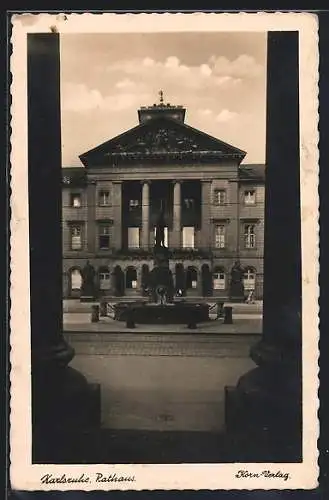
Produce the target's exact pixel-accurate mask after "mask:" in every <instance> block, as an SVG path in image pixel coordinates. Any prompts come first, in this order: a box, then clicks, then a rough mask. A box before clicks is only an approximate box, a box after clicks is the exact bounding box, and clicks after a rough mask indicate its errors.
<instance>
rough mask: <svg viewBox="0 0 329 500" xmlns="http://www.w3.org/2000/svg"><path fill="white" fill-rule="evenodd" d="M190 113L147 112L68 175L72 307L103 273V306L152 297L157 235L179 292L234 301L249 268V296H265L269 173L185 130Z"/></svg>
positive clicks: (66, 257) (67, 275)
mask: <svg viewBox="0 0 329 500" xmlns="http://www.w3.org/2000/svg"><path fill="white" fill-rule="evenodd" d="M185 112H186V110H185V109H184V108H183V107H182V106H173V105H170V104H165V103H164V102H163V99H162V97H161V99H160V103H159V104H154V105H153V106H148V107H141V109H139V110H138V118H139V125H137V126H136V127H134V128H132V129H130V130H128V131H126V132H124V133H122V134H120V135H119V136H117V137H114V138H113V139H110V140H109V141H107V142H105V143H103V144H101V145H100V146H97V147H95V148H94V149H92V150H90V151H88V152H87V153H84V154H82V155H81V156H80V157H79V158H80V160H81V162H82V164H83V165H84V166H83V167H81V168H79V167H76V168H63V169H62V171H63V246H64V248H63V273H64V276H63V277H64V279H63V284H64V290H63V293H64V297H66V298H68V297H79V295H80V287H81V270H82V269H83V267H84V266H85V265H86V263H87V261H88V260H89V263H90V264H91V265H92V266H93V267H94V269H95V271H96V276H97V287H98V290H99V296H104V295H105V296H115V297H120V296H122V297H127V296H142V295H144V294H145V293H146V289H147V276H148V273H149V272H150V271H151V269H152V268H153V247H154V232H155V225H156V222H157V218H158V215H159V212H160V211H161V210H164V213H165V223H166V227H165V245H166V246H167V247H168V248H169V249H170V253H171V259H170V270H171V271H172V273H173V278H174V285H175V288H176V290H177V291H178V292H179V293H180V294H181V293H183V295H186V296H187V297H188V296H199V297H201V296H204V297H211V296H212V297H222V298H229V285H230V272H231V268H232V266H233V265H234V263H235V262H236V260H239V261H240V264H241V266H242V267H243V269H244V290H245V293H246V294H248V293H249V291H250V290H254V296H255V298H261V297H262V291H263V240H264V236H263V234H264V173H265V169H264V165H248V164H242V165H241V162H242V160H243V159H244V157H245V155H246V153H245V152H244V151H241V150H240V149H237V148H236V147H233V146H231V145H229V144H227V143H225V142H223V141H221V140H219V139H216V138H214V137H211V136H209V135H208V134H206V133H203V132H201V131H199V130H197V129H195V128H192V127H190V126H188V125H186V124H185Z"/></svg>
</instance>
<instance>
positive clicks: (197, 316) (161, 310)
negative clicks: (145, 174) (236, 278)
mask: <svg viewBox="0 0 329 500" xmlns="http://www.w3.org/2000/svg"><path fill="white" fill-rule="evenodd" d="M164 227H165V221H164V213H163V211H162V210H161V212H160V215H159V218H158V221H157V225H156V233H155V244H154V247H153V259H154V267H153V269H152V271H151V272H150V274H149V279H148V283H147V290H148V295H149V299H148V300H144V301H135V302H130V303H122V302H121V303H117V304H115V305H114V311H115V319H116V320H118V321H126V320H127V318H128V317H131V316H133V318H134V321H135V322H136V323H141V324H170V323H171V324H173V323H175V324H177V323H181V324H189V323H191V321H192V322H193V323H195V324H196V323H200V322H204V321H208V320H209V306H208V304H204V303H196V302H187V301H185V300H184V299H182V298H179V297H174V296H175V288H174V280H173V276H172V272H171V270H170V268H169V259H170V250H169V249H168V248H167V247H166V246H165V244H164ZM176 295H177V294H176Z"/></svg>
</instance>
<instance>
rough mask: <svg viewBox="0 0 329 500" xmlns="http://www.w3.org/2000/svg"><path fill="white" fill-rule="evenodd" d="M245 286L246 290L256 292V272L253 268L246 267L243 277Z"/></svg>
mask: <svg viewBox="0 0 329 500" xmlns="http://www.w3.org/2000/svg"><path fill="white" fill-rule="evenodd" d="M243 286H244V289H245V290H255V286H256V271H255V269H254V268H253V267H246V268H245V270H244V275H243Z"/></svg>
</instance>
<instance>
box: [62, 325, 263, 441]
mask: <svg viewBox="0 0 329 500" xmlns="http://www.w3.org/2000/svg"><path fill="white" fill-rule="evenodd" d="M65 337H66V339H67V340H68V341H69V343H70V344H71V345H72V347H73V348H74V349H75V353H76V354H75V357H74V358H73V360H72V362H71V363H70V366H72V367H73V368H76V369H78V370H79V371H80V372H81V373H83V374H84V375H85V376H86V377H87V379H88V381H89V382H96V383H99V384H100V386H101V420H102V428H103V429H112V430H119V431H130V430H134V431H138V432H141V431H142V432H144V431H147V432H149V431H152V432H154V431H161V432H162V431H167V432H176V431H180V432H181V431H184V432H194V433H195V432H204V433H209V432H210V433H212V432H215V433H216V432H221V431H223V429H224V415H225V406H224V395H225V386H226V385H235V384H236V383H237V381H238V379H239V377H240V376H241V375H242V374H244V373H246V372H247V371H249V370H250V369H252V368H254V367H255V365H254V363H253V361H252V360H251V359H250V357H249V350H250V346H251V345H252V344H254V343H255V342H257V341H258V340H259V338H260V336H259V335H248V336H246V335H238V336H232V335H222V336H218V335H208V334H193V335H182V334H180V335H177V334H168V333H163V334H159V333H158V334H141V335H136V334H135V333H131V332H130V333H126V334H125V335H122V334H119V333H117V334H112V335H108V334H107V333H89V334H88V333H86V332H84V333H77V332H71V333H65Z"/></svg>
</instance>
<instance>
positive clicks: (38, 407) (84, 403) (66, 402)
mask: <svg viewBox="0 0 329 500" xmlns="http://www.w3.org/2000/svg"><path fill="white" fill-rule="evenodd" d="M33 354H34V357H33V364H32V443H33V450H32V461H33V462H34V463H51V462H57V463H60V462H61V460H63V461H65V460H66V459H67V457H68V456H69V454H70V449H69V448H70V445H69V441H68V439H67V437H65V436H68V435H70V434H75V435H77V434H81V438H83V433H84V432H86V431H87V430H90V429H97V428H99V427H100V387H99V385H98V384H89V383H88V382H87V380H86V378H85V377H84V376H83V375H82V374H81V373H80V372H78V371H77V370H75V369H73V368H71V367H69V366H67V364H68V363H69V361H71V359H72V358H73V356H74V350H73V349H72V347H70V346H69V345H68V344H67V343H66V342H65V341H64V340H62V341H60V342H59V343H58V344H57V345H56V346H54V347H52V348H50V349H46V348H45V349H39V350H37V351H35V350H34V351H33Z"/></svg>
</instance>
